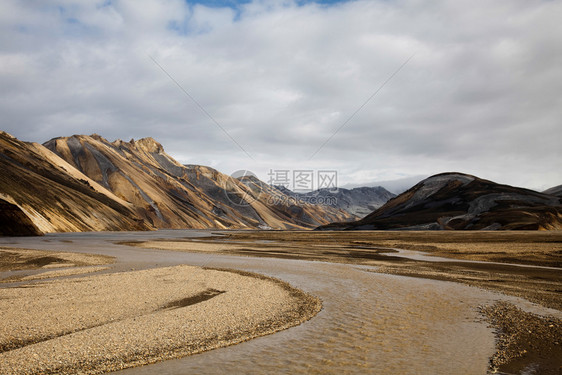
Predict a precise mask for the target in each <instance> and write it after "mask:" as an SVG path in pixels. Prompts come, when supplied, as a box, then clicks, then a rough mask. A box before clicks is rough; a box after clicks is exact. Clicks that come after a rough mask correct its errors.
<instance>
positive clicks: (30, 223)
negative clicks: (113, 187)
mask: <svg viewBox="0 0 562 375" xmlns="http://www.w3.org/2000/svg"><path fill="white" fill-rule="evenodd" d="M0 170H1V171H2V173H1V174H0V206H1V207H0V208H1V210H0V235H2V234H4V235H17V234H22V235H26V234H40V233H46V232H68V231H102V230H124V229H128V230H146V229H148V228H149V227H148V226H147V225H146V224H145V223H144V222H143V221H142V220H141V219H140V218H139V217H138V216H137V215H136V213H135V212H134V210H133V207H132V206H131V205H130V204H129V203H127V202H125V201H123V200H121V199H119V198H118V197H116V196H115V195H114V194H113V193H111V192H110V191H108V190H107V189H105V188H104V187H102V186H100V185H99V184H97V183H96V182H95V181H93V180H91V179H90V178H88V177H87V176H85V175H84V174H82V173H80V172H79V171H77V170H76V169H75V168H73V167H72V166H70V165H69V164H68V163H66V162H65V161H64V160H62V159H61V158H59V157H58V156H57V155H55V154H53V153H52V152H50V151H49V150H47V149H46V148H45V147H43V146H41V145H40V144H37V143H26V142H22V141H19V140H18V139H16V138H14V137H12V136H11V135H9V134H7V133H4V132H0Z"/></svg>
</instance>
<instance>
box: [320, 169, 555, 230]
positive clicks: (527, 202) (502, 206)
mask: <svg viewBox="0 0 562 375" xmlns="http://www.w3.org/2000/svg"><path fill="white" fill-rule="evenodd" d="M561 228H562V203H561V199H560V198H559V197H556V196H553V195H548V194H544V193H538V192H536V191H532V190H528V189H523V188H517V187H512V186H508V185H501V184H497V183H494V182H492V181H488V180H484V179H480V178H478V177H475V176H471V175H467V174H462V173H443V174H438V175H435V176H432V177H429V178H427V179H425V180H423V181H421V182H420V183H418V184H416V185H415V186H414V187H412V188H411V189H409V190H407V191H406V192H404V193H402V194H400V195H399V196H397V197H395V198H393V199H391V200H390V201H388V202H387V203H386V204H385V205H384V206H382V207H380V208H379V209H377V210H375V211H374V212H372V213H371V214H369V215H367V216H366V217H364V218H363V219H361V220H358V221H354V222H349V223H333V224H329V225H326V226H321V227H319V228H318V229H319V230H388V229H391V230H442V229H449V230H479V229H480V230H496V229H502V230H510V229H513V230H525V229H526V230H549V229H561Z"/></svg>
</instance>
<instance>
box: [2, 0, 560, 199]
mask: <svg viewBox="0 0 562 375" xmlns="http://www.w3.org/2000/svg"><path fill="white" fill-rule="evenodd" d="M561 19H562V2H561V1H536V0H494V1H489V0H486V1H480V0H467V1H464V0H454V1H453V0H451V1H439V0H436V1H421V0H398V1H392V0H384V1H383V0H381V1H377V0H366V1H363V0H356V1H319V0H317V1H312V0H299V1H294V0H271V1H268V0H246V1H235V0H223V1H220V0H208V1H203V0H201V1H185V0H159V1H156V0H144V1H133V0H128V1H127V0H125V1H119V0H115V1H78V0H76V1H72V0H61V1H38V0H37V1H34V0H29V1H20V0H0V113H1V116H0V122H1V124H0V129H1V130H4V131H7V132H8V133H11V134H12V135H14V136H16V137H18V138H20V139H22V140H26V141H35V142H41V143H42V142H44V141H46V140H48V139H50V138H53V137H57V136H68V135H72V134H92V133H98V134H100V135H102V136H103V137H105V138H107V139H109V140H114V139H118V138H119V139H124V140H129V139H131V138H135V139H138V138H142V137H147V136H151V137H153V138H155V139H156V140H158V141H159V142H160V143H162V144H163V146H164V148H165V149H166V151H167V152H168V153H169V154H170V155H172V156H173V157H175V158H176V159H177V160H179V161H180V162H182V163H191V164H203V165H209V166H212V167H215V168H217V169H219V170H220V171H222V172H224V173H228V174H230V173H232V172H234V171H236V170H239V169H247V170H251V171H253V172H255V173H256V174H257V175H258V176H259V177H260V178H262V179H263V180H268V171H270V170H274V171H280V170H301V169H307V170H314V171H318V170H337V172H338V182H339V185H340V186H342V185H348V184H355V185H361V184H373V183H375V182H377V181H383V180H394V179H400V178H408V177H412V176H427V175H431V174H435V173H440V172H445V171H460V172H466V173H471V174H475V175H478V176H480V177H483V178H487V179H491V180H494V181H497V182H501V183H507V184H512V185H518V186H524V187H529V188H534V189H544V188H548V187H551V186H554V185H559V184H562V162H561V160H562V151H561V149H562V147H561V146H560V141H561V140H562V23H561V22H560V20H561ZM414 178H417V177H414Z"/></svg>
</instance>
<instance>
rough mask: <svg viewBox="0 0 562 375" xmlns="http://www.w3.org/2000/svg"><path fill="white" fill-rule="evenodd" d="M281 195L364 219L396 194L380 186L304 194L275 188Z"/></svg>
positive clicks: (279, 187)
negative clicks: (332, 208) (343, 211)
mask: <svg viewBox="0 0 562 375" xmlns="http://www.w3.org/2000/svg"><path fill="white" fill-rule="evenodd" d="M276 188H277V189H279V190H280V191H281V192H282V193H283V194H286V195H289V196H292V197H294V198H295V199H297V200H299V201H301V202H308V203H313V204H323V205H326V206H330V207H334V208H339V209H342V210H345V211H347V212H349V213H350V214H352V215H355V216H357V217H364V216H366V215H368V214H370V213H371V212H373V211H374V210H376V209H377V208H379V207H381V206H382V205H383V204H385V203H386V202H387V201H388V200H389V199H391V198H394V197H395V196H396V194H393V193H391V192H390V191H388V190H386V189H385V188H384V187H382V186H375V187H357V188H353V189H345V188H337V189H329V188H323V189H318V190H314V191H310V192H306V193H297V192H293V191H291V190H289V189H287V188H286V187H283V186H276Z"/></svg>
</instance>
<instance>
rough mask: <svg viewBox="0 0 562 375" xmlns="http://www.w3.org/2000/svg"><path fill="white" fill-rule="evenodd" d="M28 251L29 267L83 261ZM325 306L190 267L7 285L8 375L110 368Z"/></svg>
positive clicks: (198, 348)
mask: <svg viewBox="0 0 562 375" xmlns="http://www.w3.org/2000/svg"><path fill="white" fill-rule="evenodd" d="M10 251H12V250H11V249H10ZM26 253H27V252H26V251H25V250H21V249H20V250H13V252H12V253H11V254H10V257H14V254H19V256H15V258H17V259H19V260H21V259H22V258H27V259H28V260H29V259H32V261H31V262H29V263H28V268H29V267H30V266H29V265H30V264H35V266H38V265H42V266H45V264H43V263H44V262H37V261H36V260H37V259H40V258H41V257H43V258H45V257H46V256H51V257H52V258H53V259H54V258H64V259H69V258H73V259H75V260H76V259H82V258H84V255H83V254H67V253H65V254H63V256H61V257H55V256H52V255H53V254H50V255H49V254H48V253H47V254H45V253H44V252H41V251H29V254H26ZM41 253H43V255H41ZM36 257H38V258H36ZM85 257H86V258H89V257H88V256H87V255H86V256H85ZM53 259H51V260H53ZM98 260H100V259H98ZM101 260H102V261H103V260H104V259H103V257H102V258H101ZM57 262H58V261H55V262H54V263H57ZM7 263H9V262H6V258H4V265H5V266H6V264H7ZM20 263H21V262H20ZM50 263H53V262H50ZM59 263H60V262H59ZM63 263H65V262H63ZM18 264H19V263H18ZM6 267H7V266H6ZM20 268H21V267H20ZM59 276H60V275H59ZM320 309H321V304H320V301H319V300H318V299H316V298H313V297H311V296H309V295H307V294H305V293H303V292H301V291H299V290H297V289H295V288H293V287H291V286H289V285H288V284H286V283H284V282H281V281H279V280H276V279H272V278H268V277H264V276H261V275H257V274H252V273H247V272H241V271H228V270H217V269H203V268H200V267H191V266H185V265H182V266H175V267H163V268H155V269H148V270H140V271H133V272H117V273H107V274H103V275H96V276H83V277H79V278H69V279H58V280H53V281H48V282H41V283H31V284H28V283H24V284H19V285H18V286H16V287H11V288H0V312H1V316H2V323H1V324H0V373H1V374H73V373H87V374H98V373H105V372H109V371H115V370H118V369H123V368H128V367H131V366H139V365H144V364H149V363H154V362H158V361H162V360H165V359H171V358H178V357H182V356H185V355H189V354H194V353H199V352H202V351H206V350H210V349H214V348H218V347H223V346H226V345H232V344H236V343H239V342H243V341H246V340H249V339H251V338H254V337H258V336H263V335H267V334H271V333H273V332H277V331H279V330H283V329H286V328H289V327H291V326H295V325H298V324H300V323H302V322H304V321H306V320H308V319H310V318H311V317H312V316H314V315H315V314H317V313H318V311H319V310H320Z"/></svg>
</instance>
